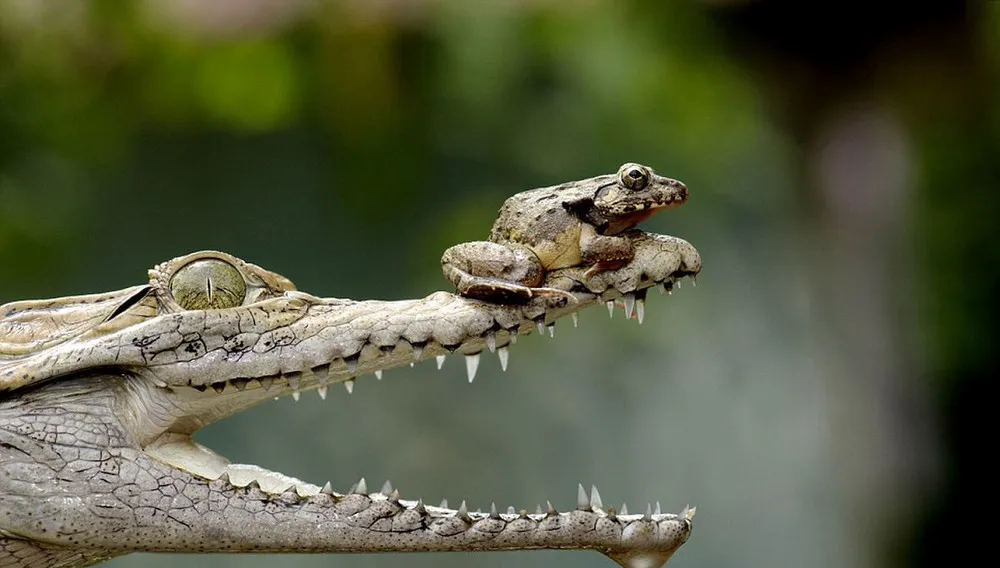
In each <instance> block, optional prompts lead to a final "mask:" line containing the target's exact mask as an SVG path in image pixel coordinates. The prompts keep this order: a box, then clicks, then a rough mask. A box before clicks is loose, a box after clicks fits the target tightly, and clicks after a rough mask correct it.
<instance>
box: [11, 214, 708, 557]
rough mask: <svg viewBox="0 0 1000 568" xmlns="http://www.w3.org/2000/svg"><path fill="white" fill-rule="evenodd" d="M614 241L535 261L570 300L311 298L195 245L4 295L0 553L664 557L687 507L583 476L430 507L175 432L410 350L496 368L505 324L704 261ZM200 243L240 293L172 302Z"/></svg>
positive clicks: (542, 319)
mask: <svg viewBox="0 0 1000 568" xmlns="http://www.w3.org/2000/svg"><path fill="white" fill-rule="evenodd" d="M628 238H629V239H630V240H631V242H632V245H633V246H634V248H635V250H636V255H635V258H634V259H633V260H632V261H631V262H630V263H629V264H627V265H626V266H624V267H622V268H620V269H618V270H612V271H607V272H603V273H601V274H598V275H596V276H593V277H590V278H584V275H583V269H582V268H568V269H562V270H557V271H553V272H551V273H549V274H547V276H546V280H545V283H544V284H545V286H547V287H552V288H558V289H561V290H567V291H570V292H572V293H573V295H574V296H575V297H576V299H577V301H576V302H568V303H567V302H566V301H565V299H563V298H559V299H558V301H556V300H553V299H551V298H548V299H547V298H536V299H533V300H532V301H530V302H528V303H527V304H524V305H517V306H505V305H498V304H491V303H487V302H482V301H478V300H471V299H467V298H462V297H459V296H455V295H453V294H448V293H444V292H437V293H434V294H431V295H430V296H428V297H426V298H423V299H420V300H402V301H394V302H386V301H374V300H370V301H352V300H340V299H321V298H316V297H314V296H311V295H308V294H304V293H301V292H297V291H295V290H294V287H293V286H292V285H291V283H290V282H288V281H287V280H285V279H284V278H282V277H280V276H278V275H276V274H273V273H270V272H267V271H265V270H263V269H261V268H259V267H256V266H253V265H250V264H247V263H243V262H242V261H239V259H235V258H233V257H230V256H228V255H224V254H222V253H196V254H195V255H189V256H188V257H181V258H180V259H174V260H173V261H170V262H168V263H164V264H162V265H160V266H158V267H157V268H156V269H154V270H153V271H151V273H150V275H151V282H150V284H149V285H148V286H137V287H134V288H129V289H126V290H123V291H120V292H113V293H109V294H103V295H94V296H80V297H73V298H64V299H58V300H48V301H34V302H15V303H11V304H7V305H4V306H2V307H0V568H3V567H28V566H31V567H39V568H47V567H56V566H84V565H87V564H91V563H95V562H99V561H101V560H104V559H107V558H110V557H114V556H117V555H121V554H126V553H128V552H135V551H148V552H158V551H159V552H393V551H395V552H402V551H457V550H465V551H487V550H516V549H536V548H562V549H570V548H573V549H594V550H598V551H601V552H603V553H604V554H607V555H608V556H610V557H611V558H613V559H614V560H615V561H617V562H618V563H620V564H621V565H623V566H635V567H639V566H658V565H660V564H662V563H663V562H665V561H666V560H667V559H668V558H669V557H670V555H671V554H673V552H674V551H675V550H676V549H677V548H678V547H679V546H680V545H681V544H683V543H684V541H685V540H686V539H687V537H688V535H689V533H690V530H691V517H692V516H693V509H692V510H687V509H686V510H685V511H683V512H682V513H681V514H680V515H673V514H661V513H660V511H659V510H658V508H657V510H656V511H655V512H653V511H647V512H646V514H644V515H626V514H624V513H625V512H624V511H622V512H618V513H616V512H615V511H614V509H612V508H607V509H605V508H604V507H603V505H602V504H601V502H600V496H599V495H598V494H597V492H596V489H595V490H594V491H593V492H592V494H591V495H590V496H588V495H586V494H585V493H584V492H583V489H582V487H581V488H580V491H581V495H580V499H579V502H578V504H577V508H576V509H575V510H571V511H569V512H563V513H559V512H556V511H555V510H554V509H551V508H550V509H549V510H548V511H537V512H536V513H533V514H527V513H524V512H508V513H496V512H490V513H475V512H469V511H467V510H466V508H465V506H464V503H463V506H461V507H459V508H458V509H449V508H447V506H446V505H445V504H442V506H441V507H432V506H427V505H425V504H424V503H423V502H422V501H405V500H400V499H399V498H398V493H396V492H395V491H393V490H392V489H391V488H389V487H385V488H383V490H382V492H371V493H369V491H368V488H367V487H366V486H365V484H364V483H363V482H362V483H360V484H359V485H358V486H355V487H354V488H352V489H351V490H350V491H348V492H347V493H345V494H341V493H336V492H334V491H332V490H331V489H330V487H329V484H327V485H326V486H325V487H322V488H321V487H319V486H316V485H311V484H309V483H305V482H302V481H300V480H297V479H293V478H290V477H287V476H283V475H281V474H279V473H275V472H268V471H265V470H263V469H260V468H256V467H254V466H240V465H238V464H230V463H229V462H228V460H226V459H225V458H223V457H222V456H219V455H218V454H215V453H214V452H212V451H211V450H209V449H207V448H204V447H203V446H200V445H198V444H196V443H194V442H193V441H192V440H191V438H190V435H191V434H192V433H193V432H195V431H196V430H198V429H199V428H201V427H203V426H205V425H206V424H209V423H211V422H214V421H216V420H219V419H222V418H224V417H226V416H229V415H231V414H233V413H235V412H238V411H240V410H243V409H245V408H248V407H250V406H252V405H254V404H257V403H259V402H262V401H264V400H266V399H269V398H273V397H276V396H283V395H293V396H297V395H298V393H299V392H300V391H303V390H308V389H319V390H320V393H321V395H322V396H325V394H326V388H327V385H329V384H332V383H343V384H344V385H345V386H347V387H348V390H349V391H350V390H351V387H353V381H354V378H355V377H357V376H359V375H361V374H365V373H371V372H380V371H381V370H383V369H388V368H391V367H396V366H400V365H404V364H408V363H410V362H411V361H414V360H420V359H426V358H430V357H442V356H445V355H447V354H450V353H462V354H464V355H465V356H466V362H467V370H468V372H469V378H470V380H471V379H472V377H474V375H475V369H476V366H477V365H478V360H479V354H480V352H482V351H484V350H489V351H496V352H497V354H498V355H500V356H501V361H502V363H503V364H504V366H506V357H507V352H508V351H507V350H508V346H509V344H510V343H513V341H514V339H516V337H517V335H519V334H527V333H530V332H531V331H532V330H533V329H535V328H536V327H539V328H542V326H545V325H553V322H554V320H555V319H557V318H560V317H563V316H566V315H570V314H574V313H575V312H576V311H579V310H580V309H583V308H584V307H587V306H589V305H593V304H595V303H598V302H602V301H603V302H608V301H614V300H616V299H618V300H622V301H624V304H625V305H626V310H627V311H628V312H631V311H632V310H633V309H638V310H640V312H639V313H640V315H641V309H642V300H643V299H644V297H645V292H646V290H647V289H648V288H649V287H652V286H655V285H657V284H661V283H662V284H663V286H664V288H668V289H669V287H671V286H672V285H673V283H674V282H675V281H676V280H677V279H678V278H681V277H683V276H691V275H696V274H697V273H698V271H699V270H700V259H699V257H698V253H697V251H696V250H695V249H694V248H693V247H692V246H691V245H689V244H688V243H686V242H684V241H682V240H680V239H674V238H672V237H663V236H659V235H650V234H647V233H642V232H640V231H632V232H630V233H628ZM199 258H213V259H216V260H221V261H222V262H223V263H224V264H226V265H230V266H233V267H236V269H237V270H238V271H239V272H238V273H239V274H240V275H241V277H242V278H243V279H244V280H245V282H246V285H247V298H246V299H245V300H243V299H242V298H240V299H239V302H242V303H240V304H239V305H234V306H231V307H224V308H219V309H209V310H196V309H184V308H183V307H182V306H181V305H179V302H178V301H177V298H174V297H173V295H172V290H173V288H171V286H172V285H173V284H172V282H173V280H172V277H173V275H175V274H177V271H178V270H179V269H180V268H182V267H183V266H185V265H187V264H188V263H189V262H190V261H191V260H193V259H199ZM205 282H207V285H208V289H209V293H208V296H206V297H205V298H207V301H215V302H218V301H229V299H228V298H229V296H226V295H225V294H228V293H229V291H230V290H229V289H228V288H225V287H224V286H222V285H220V284H218V282H215V283H213V281H211V280H206V281H205ZM213 286H215V287H214V288H213ZM178 289H179V288H178ZM213 294H214V295H213ZM623 295H625V296H624V298H623V297H622V296H623ZM220 298H221V300H220ZM203 299H204V298H203ZM185 301H186V300H185ZM185 301H182V302H181V303H184V302H185Z"/></svg>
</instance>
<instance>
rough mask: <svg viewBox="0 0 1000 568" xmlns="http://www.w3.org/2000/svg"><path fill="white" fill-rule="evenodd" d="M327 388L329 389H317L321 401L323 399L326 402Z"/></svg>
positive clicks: (322, 387) (325, 387)
mask: <svg viewBox="0 0 1000 568" xmlns="http://www.w3.org/2000/svg"><path fill="white" fill-rule="evenodd" d="M327 388H328V387H327V386H326V385H323V386H321V387H319V388H317V389H316V392H317V393H319V397H320V398H321V399H323V400H326V389H327Z"/></svg>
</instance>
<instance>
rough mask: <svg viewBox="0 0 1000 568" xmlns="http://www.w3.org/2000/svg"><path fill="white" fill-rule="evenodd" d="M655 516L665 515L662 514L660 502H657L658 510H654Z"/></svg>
mask: <svg viewBox="0 0 1000 568" xmlns="http://www.w3.org/2000/svg"><path fill="white" fill-rule="evenodd" d="M653 514H654V515H662V514H663V513H661V512H660V502H659V501H657V502H656V508H655V509H653Z"/></svg>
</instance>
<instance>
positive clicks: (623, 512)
mask: <svg viewBox="0 0 1000 568" xmlns="http://www.w3.org/2000/svg"><path fill="white" fill-rule="evenodd" d="M621 514H622V515H627V514H628V505H626V504H625V503H622V509H621Z"/></svg>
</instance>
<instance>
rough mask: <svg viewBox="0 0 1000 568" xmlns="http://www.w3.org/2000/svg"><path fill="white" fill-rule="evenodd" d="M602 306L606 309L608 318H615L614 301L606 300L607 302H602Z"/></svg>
mask: <svg viewBox="0 0 1000 568" xmlns="http://www.w3.org/2000/svg"><path fill="white" fill-rule="evenodd" d="M604 305H605V306H607V307H608V317H611V318H613V317H615V301H614V300H608V301H607V302H604Z"/></svg>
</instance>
